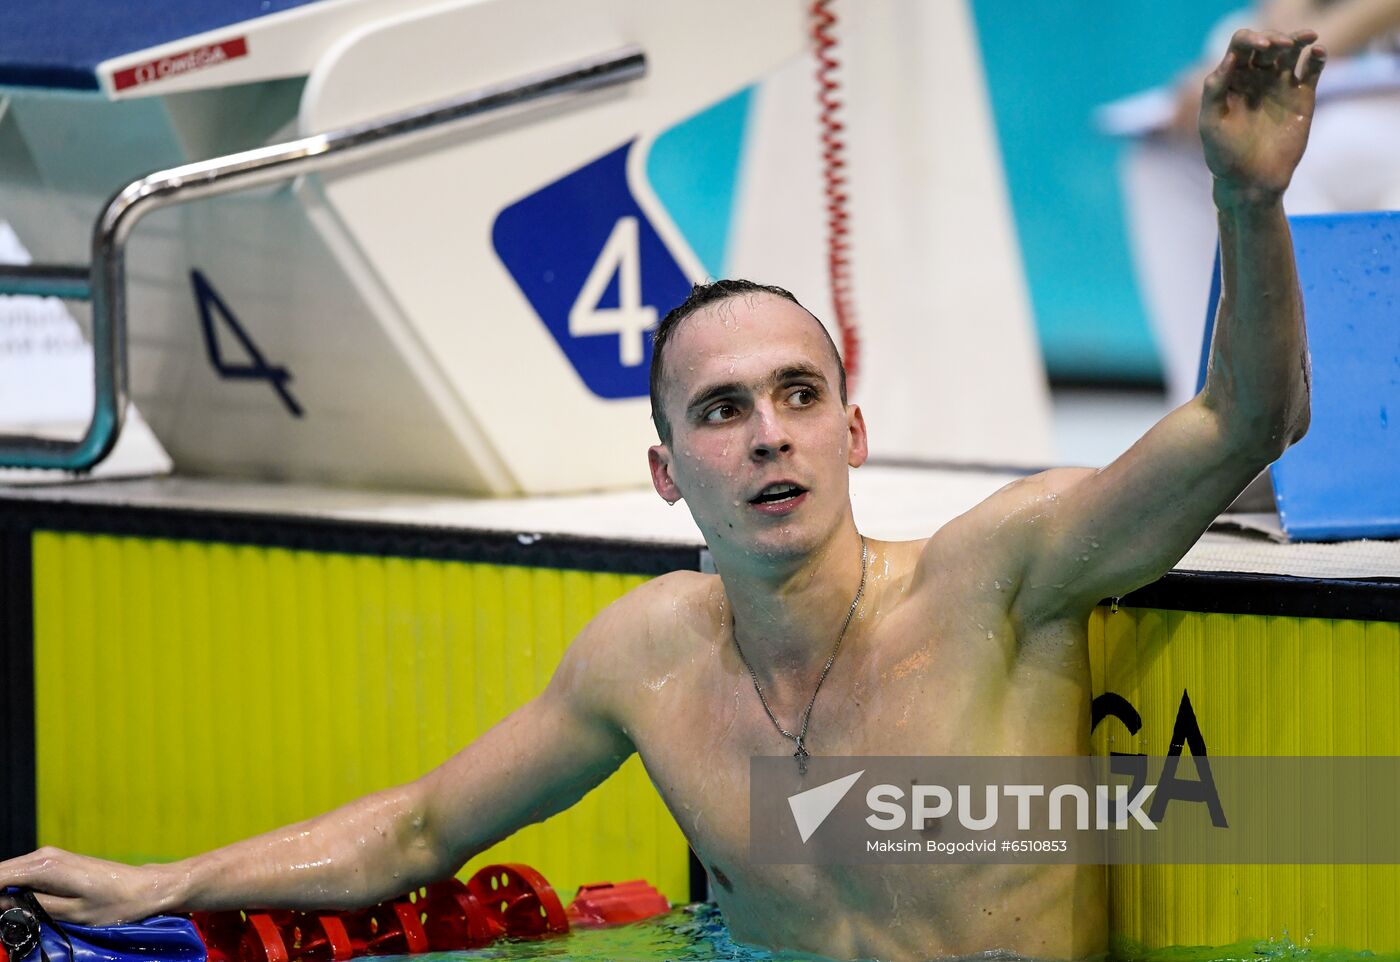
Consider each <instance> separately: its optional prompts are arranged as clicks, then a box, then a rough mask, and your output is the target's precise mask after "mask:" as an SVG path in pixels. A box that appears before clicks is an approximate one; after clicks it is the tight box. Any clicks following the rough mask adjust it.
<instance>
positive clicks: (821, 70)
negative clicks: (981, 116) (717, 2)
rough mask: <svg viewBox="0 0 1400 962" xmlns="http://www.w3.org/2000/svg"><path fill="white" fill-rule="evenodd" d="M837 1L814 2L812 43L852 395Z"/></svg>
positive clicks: (832, 274)
mask: <svg viewBox="0 0 1400 962" xmlns="http://www.w3.org/2000/svg"><path fill="white" fill-rule="evenodd" d="M833 2H834V0H812V6H811V22H812V42H813V48H814V52H815V54H816V58H817V73H816V78H817V105H818V106H819V108H820V112H819V113H818V115H817V120H818V123H819V124H820V125H821V145H822V183H823V192H824V193H825V195H826V265H827V277H828V278H829V282H830V285H831V303H832V307H833V309H834V311H835V313H836V329H837V331H838V333H839V334H840V340H841V357H842V359H843V360H844V361H845V364H846V381H847V390H848V392H849V393H851V394H854V393H855V383H856V375H857V373H858V372H859V370H860V336H859V335H858V334H857V332H856V318H855V307H854V305H853V303H852V283H851V241H850V234H851V225H850V219H851V218H850V214H849V212H848V211H847V209H846V204H847V201H848V200H849V199H850V197H849V195H848V194H847V192H846V188H847V184H848V177H847V171H846V142H845V140H843V139H842V135H841V134H842V131H843V130H845V124H843V123H842V122H841V119H840V114H841V108H842V106H843V103H842V101H841V99H840V97H838V96H837V92H838V91H839V90H840V87H841V81H840V79H839V77H838V71H839V70H840V68H841V61H840V60H838V59H837V57H836V52H835V49H836V32H835V27H836V14H835V13H833V12H832V10H831V6H832V3H833Z"/></svg>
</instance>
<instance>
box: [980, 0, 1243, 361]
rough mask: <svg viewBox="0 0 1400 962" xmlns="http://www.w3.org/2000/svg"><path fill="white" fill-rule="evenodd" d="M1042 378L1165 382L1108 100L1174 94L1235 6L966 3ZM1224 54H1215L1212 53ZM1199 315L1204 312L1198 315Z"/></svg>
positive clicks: (1139, 0)
mask: <svg viewBox="0 0 1400 962" xmlns="http://www.w3.org/2000/svg"><path fill="white" fill-rule="evenodd" d="M971 5H972V10H973V16H974V18H975V21H976V24H977V31H978V39H979V42H980V44H981V48H982V59H983V63H984V64H985V69H986V74H987V86H988V90H989V93H990V95H991V102H992V110H993V113H994V115H995V119H996V125H997V133H998V136H999V138H1000V141H1001V151H1002V157H1003V163H1004V165H1005V168H1006V178H1007V184H1008V187H1009V188H1010V193H1011V201H1012V205H1013V208H1014V211H1015V217H1016V228H1017V232H1018V234H1019V238H1020V243H1021V251H1022V256H1023V257H1024V259H1025V269H1026V277H1027V280H1028V282H1029V285H1030V293H1031V302H1032V306H1033V308H1034V311H1035V320H1036V326H1037V329H1038V331H1039V334H1040V342H1041V349H1042V350H1043V352H1044V355H1045V361H1046V366H1047V367H1048V369H1049V371H1050V376H1051V377H1052V378H1059V379H1074V380H1111V381H1143V382H1147V383H1151V382H1153V381H1155V380H1157V379H1158V378H1160V376H1161V369H1160V366H1159V364H1158V360H1157V351H1156V348H1155V346H1154V345H1153V342H1152V337H1151V334H1150V333H1149V331H1148V327H1147V320H1146V317H1145V315H1144V313H1143V307H1142V303H1141V301H1140V300H1139V298H1138V293H1137V286H1136V282H1135V280H1134V278H1133V271H1132V264H1131V261H1130V259H1129V252H1128V238H1127V231H1126V227H1125V224H1124V218H1123V204H1122V201H1121V199H1120V191H1119V184H1118V171H1117V163H1118V158H1119V156H1120V154H1121V152H1122V150H1123V146H1124V145H1123V144H1121V143H1119V142H1116V141H1114V140H1113V139H1111V138H1108V137H1104V136H1102V135H1100V134H1098V133H1096V132H1095V131H1094V128H1093V125H1092V121H1091V113H1092V111H1093V109H1094V107H1096V106H1098V105H1099V104H1101V103H1104V102H1105V101H1109V100H1113V99H1115V98H1117V97H1121V96H1124V95H1126V94H1130V93H1135V92H1137V91H1139V90H1143V89H1145V88H1147V87H1151V86H1154V85H1157V84H1161V83H1164V82H1167V81H1170V80H1171V79H1172V78H1173V77H1175V76H1176V74H1177V72H1178V71H1179V70H1181V69H1182V68H1183V67H1185V66H1186V65H1187V64H1188V63H1189V62H1191V61H1193V60H1194V59H1195V58H1196V57H1197V55H1198V54H1199V52H1200V50H1201V45H1202V43H1203V42H1204V40H1205V37H1206V35H1207V34H1208V33H1209V32H1210V28H1211V27H1212V26H1213V25H1214V24H1215V23H1216V21H1218V20H1219V19H1220V18H1221V17H1222V16H1224V15H1225V14H1227V13H1229V12H1230V11H1232V10H1236V9H1239V8H1241V7H1243V6H1245V5H1246V4H1244V3H1243V2H1241V0H1178V2H1176V3H1172V4H1163V3H1148V2H1146V0H1053V2H1048V0H1040V2H1036V3H1027V2H1026V0H971ZM1222 53H1223V51H1222ZM1203 308H1204V305H1203Z"/></svg>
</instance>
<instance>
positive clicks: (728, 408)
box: [702, 403, 739, 423]
mask: <svg viewBox="0 0 1400 962" xmlns="http://www.w3.org/2000/svg"><path fill="white" fill-rule="evenodd" d="M738 413H739V409H738V408H737V407H735V406H734V405H733V404H728V403H726V404H716V405H715V406H714V407H712V408H710V409H709V410H708V411H706V412H705V414H704V416H703V417H702V420H704V421H709V422H711V423H718V422H720V421H728V420H730V419H731V418H733V417H735V416H736V415H737V414H738Z"/></svg>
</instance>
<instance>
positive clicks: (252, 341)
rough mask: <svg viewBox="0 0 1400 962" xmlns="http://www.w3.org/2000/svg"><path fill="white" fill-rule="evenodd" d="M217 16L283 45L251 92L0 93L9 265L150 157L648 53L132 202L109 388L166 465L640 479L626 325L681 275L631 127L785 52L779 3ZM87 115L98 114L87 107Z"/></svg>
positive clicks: (476, 485)
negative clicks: (145, 211) (430, 129)
mask: <svg viewBox="0 0 1400 962" xmlns="http://www.w3.org/2000/svg"><path fill="white" fill-rule="evenodd" d="M337 16H338V17H339V20H338V21H337V24H338V26H337V27H336V29H338V30H339V32H338V33H334V32H332V28H331V27H325V28H324V29H321V28H318V29H319V30H320V33H319V34H318V35H316V36H314V37H313V34H314V33H315V31H313V30H311V27H310V26H308V24H313V23H314V22H319V21H316V20H315V18H321V20H324V21H326V22H327V23H329V22H330V21H331V20H334V19H335V18H336V17H337ZM278 18H282V19H278ZM264 21H266V23H267V24H268V26H265V27H258V26H257V24H259V23H263V22H264ZM274 21H276V22H275V23H274ZM284 21H285V23H286V27H285V28H284V29H283V28H279V29H273V28H274V27H277V25H278V24H281V23H283V22H284ZM245 28H246V30H245ZM238 29H239V30H244V32H246V34H247V38H248V39H247V54H248V55H247V60H248V61H253V60H256V59H257V56H258V54H259V53H260V52H262V51H267V50H269V49H270V48H271V47H273V46H275V45H276V44H278V43H281V44H282V46H283V47H285V48H287V49H288V50H291V49H292V48H293V47H294V46H295V45H296V44H300V45H301V47H302V48H305V49H302V50H301V51H300V53H299V54H297V53H296V51H293V53H292V54H288V56H287V57H286V62H287V64H288V65H289V66H288V67H287V69H286V70H285V71H283V73H282V74H281V76H283V77H284V78H286V79H282V80H276V79H273V80H270V81H263V82H261V83H258V84H249V83H247V81H248V80H249V79H254V78H251V77H249V76H245V74H247V73H248V69H247V68H246V67H245V66H244V62H243V61H241V60H232V61H230V62H229V63H227V64H221V65H219V66H217V67H214V68H212V69H207V70H200V71H198V72H197V73H190V74H187V75H182V76H178V77H176V76H172V77H171V78H169V79H168V80H166V79H160V80H159V82H152V83H149V84H145V85H143V86H137V87H134V88H130V89H124V90H114V89H113V88H114V85H113V83H112V80H113V70H108V69H106V65H104V66H103V67H102V68H99V71H98V72H99V78H100V80H101V82H102V86H103V87H104V90H105V93H106V97H107V98H108V99H115V100H129V99H130V98H132V97H133V95H134V96H138V97H147V99H148V101H149V102H148V103H147V104H145V105H144V107H143V106H142V105H141V104H140V103H138V102H133V103H124V104H122V103H119V104H110V103H105V102H101V100H102V98H100V97H99V96H98V95H91V96H90V98H88V99H90V100H91V101H95V102H94V103H87V104H84V105H81V110H80V111H79V112H80V113H81V116H78V115H77V114H72V112H73V111H74V110H75V109H76V108H75V102H76V98H74V97H72V96H68V95H65V96H68V101H67V102H64V103H58V104H57V105H55V104H53V103H50V102H45V103H44V104H38V103H37V101H38V100H39V99H41V98H39V97H37V96H36V97H34V98H32V99H30V100H25V99H24V98H23V97H19V98H17V99H16V100H15V102H14V104H13V105H12V106H14V107H15V108H16V114H17V115H21V114H27V118H28V122H23V121H24V120H25V119H26V118H25V117H20V120H21V123H19V125H18V129H19V131H20V136H21V137H23V138H25V139H26V143H25V144H24V146H23V148H22V150H21V153H23V154H24V156H25V158H27V159H26V161H25V164H12V165H7V166H10V167H11V168H12V170H19V169H21V168H22V167H26V166H31V162H32V167H33V168H35V171H34V173H35V176H34V177H33V178H32V180H33V188H34V191H33V194H32V197H33V200H34V202H33V203H27V202H26V198H25V197H21V196H19V194H17V193H15V192H12V191H8V186H9V185H8V184H7V185H6V186H7V192H9V193H10V196H11V197H12V198H17V200H16V201H15V203H13V204H12V203H11V202H10V200H8V199H7V201H6V210H3V211H0V216H5V217H8V218H9V219H10V220H11V221H12V222H13V223H14V224H15V226H16V228H17V229H18V231H19V233H20V236H21V237H22V238H23V239H24V241H25V242H26V243H27V244H28V245H29V246H30V247H31V249H32V250H33V251H34V253H35V256H36V259H39V260H58V261H69V262H72V261H77V260H82V259H84V253H85V246H86V235H87V233H88V232H89V231H90V225H91V218H92V217H93V216H95V214H96V211H97V209H98V208H99V207H100V202H101V200H102V199H105V195H106V194H107V193H110V192H111V191H112V190H115V189H116V188H117V187H119V186H121V184H123V183H125V182H126V180H128V179H131V178H134V177H137V176H141V175H143V174H145V173H148V172H150V171H152V170H155V169H158V168H160V167H162V166H165V167H168V166H173V165H175V164H178V163H182V162H186V161H188V160H193V159H202V158H206V157H210V156H216V155H219V154H223V153H230V152H233V151H236V150H242V149H247V148H249V147H256V146H260V145H262V144H267V143H276V142H283V141H287V140H290V139H292V138H293V137H295V136H299V135H304V134H311V133H318V132H324V131H328V130H332V129H337V128H342V127H344V126H346V125H349V124H355V123H360V122H365V121H371V120H374V119H376V118H378V117H381V116H384V115H386V114H392V113H394V112H396V111H399V110H403V109H407V108H412V107H417V106H421V105H423V104H426V103H430V102H433V101H436V100H440V99H443V98H446V97H450V96H455V95H460V94H462V93H464V92H466V91H470V90H474V89H479V88H481V87H483V86H486V85H489V84H496V83H501V82H508V81H512V80H515V79H518V78H521V77H524V76H526V75H528V74H530V73H532V72H535V71H540V70H545V69H554V68H558V67H560V66H563V65H567V64H569V63H572V62H575V61H578V60H580V59H582V58H585V57H591V56H596V55H599V54H602V53H607V52H609V51H614V50H617V49H619V48H621V47H624V46H627V45H636V46H638V47H640V49H641V50H642V52H643V53H644V54H645V56H646V58H647V74H646V76H645V77H644V78H643V79H641V80H639V81H636V82H633V83H630V84H627V85H625V86H624V87H621V88H617V89H615V90H613V91H609V92H598V93H594V94H591V95H588V96H587V97H584V98H580V99H577V100H573V101H569V102H565V103H561V104H560V105H558V106H554V107H548V108H531V109H526V110H524V111H520V112H518V113H515V114H512V115H511V116H505V117H501V116H498V117H495V118H493V119H489V120H486V121H485V122H484V123H482V124H480V125H478V126H477V127H475V128H473V129H471V130H468V131H464V132H461V133H453V134H447V135H444V136H439V137H436V138H433V139H431V140H428V141H425V142H421V143H420V144H419V145H417V146H412V147H408V148H401V149H394V150H390V151H387V152H384V153H382V154H380V155H378V156H376V157H374V158H373V159H371V160H367V161H364V162H359V163H356V164H355V165H353V166H350V167H342V168H339V169H337V170H336V171H334V172H330V173H326V174H322V175H313V176H310V177H304V178H301V179H298V180H296V181H294V182H292V183H291V184H289V185H288V184H284V185H281V186H277V187H270V188H261V189H258V190H256V191H252V192H248V193H241V194H237V195H231V196H228V197H223V198H217V199H213V200H204V201H198V202H195V203H192V204H189V205H184V206H181V207H178V208H172V209H169V210H163V211H159V212H157V213H155V214H153V215H151V216H150V217H149V218H148V219H147V220H146V221H144V222H143V223H142V224H141V226H140V227H138V228H137V231H136V233H135V235H134V236H133V239H132V245H131V248H130V254H129V270H128V281H129V284H130V292H131V293H130V298H131V299H130V306H131V307H130V311H129V321H128V323H129V329H130V352H129V353H130V360H131V393H132V397H133V399H134V400H135V402H136V403H137V405H138V406H139V407H140V408H141V410H142V413H143V414H144V415H145V416H146V418H147V420H148V421H149V422H150V423H151V425H152V427H153V428H154V429H155V432H156V434H157V436H158V437H159V438H160V439H161V441H162V442H163V443H164V444H165V446H166V448H167V450H168V451H169V452H170V454H171V456H172V459H173V460H174V462H175V464H176V466H177V468H179V469H181V470H192V471H197V472H200V473H214V474H229V475H242V476H249V475H252V476H264V477H276V478H285V479H303V480H316V481H334V482H338V483H351V484H372V485H388V486H395V487H416V488H432V489H441V490H452V491H459V492H472V493H484V494H507V495H508V494H531V493H545V492H555V491H569V490H583V489H589V488H601V487H611V486H620V485H633V484H635V485H644V484H645V483H646V480H647V474H646V462H645V456H644V453H643V452H644V451H645V448H646V446H647V445H648V444H651V443H654V434H653V432H652V430H651V426H650V423H649V419H648V403H647V384H646V380H647V377H646V375H647V366H648V362H649V360H650V347H651V336H652V334H651V332H652V330H654V322H655V320H657V319H659V316H660V314H661V313H664V311H665V310H666V309H667V308H669V307H670V306H672V305H673V304H674V303H676V302H678V301H679V300H680V299H681V298H682V297H683V296H684V294H685V293H686V291H687V290H688V286H689V283H690V282H691V281H694V280H700V279H703V277H704V276H705V275H706V273H707V270H706V267H705V265H704V264H702V260H701V258H700V257H697V255H696V253H695V251H694V249H693V244H692V243H690V242H689V241H688V239H687V237H686V236H685V235H684V234H683V233H682V231H681V230H679V229H678V228H677V227H676V225H675V222H674V221H673V220H672V218H671V217H670V216H669V215H668V213H667V210H666V208H665V207H664V206H663V204H662V203H661V202H659V201H658V199H657V197H656V195H655V194H654V193H653V190H652V187H651V185H650V183H649V181H648V176H647V174H648V155H649V150H650V146H651V143H652V142H653V140H654V139H656V138H657V137H658V136H659V135H661V134H662V133H664V132H665V131H666V130H668V129H669V128H672V127H674V126H675V125H677V124H678V123H681V122H682V121H684V120H685V119H686V118H688V117H690V116H692V115H694V114H697V113H699V112H702V111H704V110H705V109H706V108H708V107H710V106H711V105H713V104H716V103H719V102H721V101H724V100H725V99H726V98H728V97H730V96H731V95H733V94H735V93H736V92H737V91H740V90H742V89H744V88H745V87H747V86H748V85H750V84H752V83H753V82H755V81H757V80H759V79H761V78H762V77H763V76H764V75H765V74H766V73H768V72H770V71H772V70H773V69H774V68H775V67H777V66H779V65H781V64H782V63H783V62H785V61H790V60H791V59H792V58H794V57H796V56H800V55H801V54H802V53H803V52H804V50H805V44H806V31H805V20H804V11H803V8H802V5H801V4H799V3H798V2H797V0H782V2H777V0H774V2H768V3H763V4H746V3H743V2H741V0H714V2H710V3H706V4H656V3H651V2H647V0H572V2H569V3H555V2H551V0H453V2H447V3H440V4H432V3H431V2H430V0H408V2H402V3H396V4H387V3H378V2H374V0H318V2H316V3H312V4H310V5H308V6H303V7H299V8H298V9H296V10H290V11H285V12H283V13H279V14H274V15H272V16H269V17H266V18H262V19H261V20H258V21H251V22H249V23H248V24H244V25H239V28H238ZM259 31H261V32H259ZM227 32H228V31H224V33H227ZM216 34H217V36H216ZM279 35H280V36H281V37H282V38H283V39H281V40H279ZM219 36H222V34H218V32H214V33H209V34H205V35H202V36H201V37H200V38H190V39H188V40H186V41H183V42H182V44H183V45H190V44H192V43H194V42H195V40H201V41H206V42H212V41H213V40H216V39H218V37H219ZM308 37H311V38H312V39H307V38H308ZM287 38H295V44H294V43H293V40H292V39H287ZM180 45H181V44H174V45H167V46H170V47H171V48H172V49H173V48H174V47H178V46H180ZM161 49H164V48H161ZM307 50H311V51H312V53H311V54H308V53H307V52H306V51H307ZM279 55H280V48H279ZM298 56H300V58H301V60H302V61H303V63H302V64H301V65H300V66H299V67H298V65H297V63H296V61H297V57H298ZM113 63H115V61H114V62H113ZM308 69H309V75H307V79H306V81H305V84H304V86H299V85H300V81H299V80H298V79H297V78H296V76H295V74H297V73H298V72H299V73H300V74H307V72H308ZM221 71H225V72H226V73H224V77H225V78H226V79H222V80H220V79H218V78H219V74H220V72H221ZM289 75H291V76H289ZM264 76H272V77H275V76H277V74H276V72H275V68H274V70H273V72H271V73H269V72H268V71H267V70H264ZM230 83H232V84H234V86H224V87H222V88H220V87H219V86H218V85H219V84H230ZM298 90H299V94H300V103H299V105H297V106H296V116H295V118H293V117H292V113H291V111H289V110H288V107H289V106H291V105H290V104H289V103H288V97H289V96H290V97H295V96H297V94H298ZM172 91H175V92H172ZM259 91H261V92H259ZM148 95H149V96H148ZM85 96H86V95H85ZM21 101H24V102H21ZM112 107H116V108H123V109H126V110H128V113H126V114H125V115H123V116H124V117H125V118H126V120H125V121H123V122H117V121H116V120H113V119H106V120H102V119H101V118H102V117H107V116H108V115H107V114H103V113H102V109H103V108H112ZM263 107H268V108H271V109H272V110H273V112H274V113H275V111H277V110H280V111H281V114H280V118H281V122H283V123H284V125H283V126H281V127H280V128H279V129H272V127H271V126H270V123H269V122H268V121H266V120H263V121H258V120H257V119H256V118H254V116H253V114H254V113H255V112H256V111H257V110H259V109H262V108H263ZM130 111H136V112H137V113H135V114H133V113H132V112H130ZM65 112H67V114H72V116H73V117H75V118H76V119H70V120H69V121H67V122H65V123H66V128H65V129H62V130H60V129H59V128H58V127H56V126H55V123H56V121H55V118H60V117H62V116H64V115H66V114H65ZM41 115H42V116H41ZM133 116H139V117H140V118H143V119H142V120H141V123H139V124H137V125H136V126H135V127H134V128H133V126H132V125H131V124H130V122H129V121H130V118H132V117H133ZM267 116H269V117H270V116H272V114H268V115H267ZM94 120H96V122H94ZM294 128H295V129H294ZM12 129H14V128H12ZM85 131H91V133H86V132H85ZM235 132H240V133H241V134H243V135H247V136H251V137H252V138H254V139H251V140H249V139H244V140H238V139H237V136H238V134H237V133H235ZM60 133H61V134H62V136H61V137H60V136H59V134H60ZM3 139H4V138H0V140H3ZM59 141H63V143H62V144H60V143H59ZM4 148H5V144H3V143H0V149H4ZM726 149H732V145H727V147H726ZM673 153H674V152H673ZM98 158H101V160H100V161H99V160H98ZM670 158H671V155H670V154H668V161H669V160H670ZM682 159H683V158H682ZM699 162H701V163H702V164H703V159H700V161H699ZM0 178H3V179H5V180H7V181H8V180H12V179H13V175H12V174H8V173H4V172H0ZM66 183H72V184H76V185H79V186H78V187H77V188H76V189H74V188H70V187H68V186H65V185H66ZM40 201H42V202H40ZM59 222H62V223H61V224H60V223H59Z"/></svg>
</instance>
